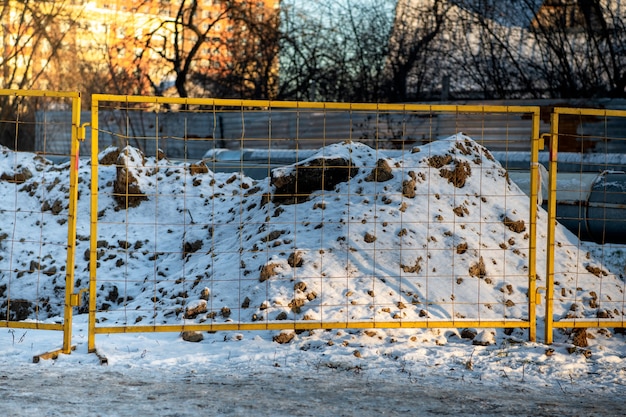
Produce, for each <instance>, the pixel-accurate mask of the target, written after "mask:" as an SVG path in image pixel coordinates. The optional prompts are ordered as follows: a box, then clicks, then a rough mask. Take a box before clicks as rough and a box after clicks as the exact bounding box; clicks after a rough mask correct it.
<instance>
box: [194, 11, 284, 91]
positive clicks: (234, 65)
mask: <svg viewBox="0 0 626 417" xmlns="http://www.w3.org/2000/svg"><path fill="white" fill-rule="evenodd" d="M227 31H228V38H227V39H226V40H225V41H224V42H223V43H222V44H221V45H220V48H221V49H222V52H220V53H221V54H226V55H227V57H228V59H227V60H225V61H224V62H223V63H222V64H221V66H220V68H219V69H218V70H217V71H213V72H196V73H195V74H194V77H193V79H194V80H195V81H196V83H198V84H201V85H205V86H210V89H211V93H213V94H218V95H220V96H222V97H238V98H249V99H274V98H276V96H277V90H278V70H279V67H278V57H279V52H280V50H279V39H280V37H281V32H280V9H273V8H268V7H265V4H264V3H263V2H233V3H231V4H230V7H229V11H228V26H227Z"/></svg>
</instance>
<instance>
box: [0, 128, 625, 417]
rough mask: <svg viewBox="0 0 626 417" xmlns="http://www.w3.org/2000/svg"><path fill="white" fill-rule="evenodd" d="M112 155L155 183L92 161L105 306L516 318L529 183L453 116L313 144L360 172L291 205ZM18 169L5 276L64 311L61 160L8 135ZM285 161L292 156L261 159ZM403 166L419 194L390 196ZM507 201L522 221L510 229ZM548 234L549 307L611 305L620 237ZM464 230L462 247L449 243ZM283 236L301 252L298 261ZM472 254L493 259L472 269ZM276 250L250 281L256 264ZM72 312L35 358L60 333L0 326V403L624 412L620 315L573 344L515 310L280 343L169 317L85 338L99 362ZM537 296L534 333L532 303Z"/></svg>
mask: <svg viewBox="0 0 626 417" xmlns="http://www.w3.org/2000/svg"><path fill="white" fill-rule="evenodd" d="M109 152H111V150H107V151H104V152H103V153H102V154H101V158H102V157H103V156H104V155H105V154H106V153H109ZM122 155H123V156H122V157H123V158H125V159H126V163H127V164H128V165H127V166H128V167H129V170H130V171H131V172H132V174H133V176H134V177H135V178H136V179H137V181H138V184H139V187H140V188H141V189H142V190H145V193H146V194H147V199H146V200H144V201H141V202H140V203H139V205H138V206H137V207H131V208H128V209H124V208H121V209H120V208H119V207H118V208H116V207H117V206H118V203H116V202H115V200H114V196H113V192H112V190H113V186H112V183H113V181H114V179H115V175H116V168H115V166H112V165H101V166H100V171H99V185H100V190H99V193H100V194H99V207H98V211H99V229H98V240H99V241H101V242H102V244H101V245H99V246H100V247H99V251H101V257H100V259H99V267H98V289H99V292H98V308H100V309H102V311H98V314H97V317H98V320H99V325H107V326H116V325H133V324H136V323H139V324H141V325H153V324H154V325H159V324H181V323H198V322H207V321H209V322H211V321H213V322H215V323H225V322H229V321H242V322H250V321H251V320H256V321H261V322H275V321H276V320H277V318H278V317H279V316H280V315H282V317H283V318H285V319H286V322H287V324H289V322H290V321H293V320H303V319H306V320H317V321H319V320H322V321H323V322H346V321H361V322H373V321H394V320H396V321H401V320H416V321H419V320H425V318H427V319H429V320H431V319H432V320H435V319H449V318H456V319H461V320H462V319H481V320H490V319H507V320H519V321H525V320H528V315H529V312H528V305H527V301H526V300H527V295H526V291H527V268H528V256H527V253H528V248H529V239H528V217H529V215H528V209H527V207H528V197H527V196H526V195H525V194H524V193H523V192H522V191H521V190H520V188H519V187H518V186H517V185H516V184H515V183H512V182H508V181H507V177H506V172H505V170H504V169H503V168H502V167H501V166H500V164H499V163H498V162H497V161H496V160H494V159H493V158H492V157H491V155H490V154H489V152H488V151H487V150H486V149H484V148H482V147H481V146H479V145H478V144H476V143H475V142H473V141H472V140H471V138H468V137H466V136H463V135H461V134H459V135H456V136H453V137H451V138H448V139H446V140H440V141H436V142H432V143H431V144H428V145H425V146H420V147H419V148H416V149H415V150H414V152H413V153H405V154H404V155H403V156H402V157H395V158H394V157H392V156H388V155H385V153H384V151H381V150H375V149H371V148H369V147H367V146H365V145H363V144H360V143H342V144H335V145H331V146H328V147H325V148H323V149H320V151H319V152H318V153H317V154H316V155H314V156H312V157H311V158H309V159H308V160H307V161H310V160H314V159H319V158H338V157H344V158H346V159H350V160H351V161H352V163H353V164H354V165H355V166H356V167H357V168H358V173H357V174H356V175H355V176H354V177H353V178H352V179H350V180H349V181H342V182H340V183H338V184H337V185H336V186H335V187H333V188H332V189H330V190H319V191H316V192H313V193H312V194H311V195H310V196H309V197H308V198H307V199H306V201H301V202H299V203H298V204H282V203H281V204H278V203H273V202H269V203H266V204H262V200H261V196H262V195H263V194H274V193H275V187H274V186H272V185H271V184H270V180H269V179H265V180H262V181H256V180H253V179H250V178H246V177H244V176H242V175H239V174H220V173H212V172H210V171H209V172H208V173H200V174H192V173H191V170H190V167H189V166H188V165H174V166H173V165H172V163H171V162H169V161H167V160H165V159H163V160H156V159H155V158H151V157H144V156H143V155H142V154H141V153H140V152H139V151H137V150H136V149H133V148H127V149H126V150H124V152H122ZM445 156H452V157H453V158H452V160H446V161H445V163H444V164H443V165H442V166H441V167H439V168H435V167H433V162H432V161H431V160H430V159H431V158H433V157H436V158H440V157H445ZM379 160H385V161H386V162H387V164H388V165H389V166H390V167H391V172H392V174H393V178H392V179H390V180H389V181H385V182H376V181H370V180H368V176H370V175H371V172H372V168H373V167H375V166H376V164H377V161H379ZM307 161H302V162H301V163H300V164H306V163H307ZM81 164H82V165H81V168H80V178H81V181H80V185H79V193H80V195H81V197H80V200H79V216H78V232H77V234H78V240H77V259H76V279H77V284H76V287H77V289H79V288H84V287H86V286H87V282H88V260H87V256H86V255H88V253H86V251H87V250H88V249H89V240H88V238H89V194H90V191H89V175H90V165H89V161H88V160H82V161H81ZM455 164H456V165H455ZM455 166H456V167H466V168H467V167H469V171H470V172H471V174H470V175H469V176H468V177H467V179H466V181H465V183H464V184H463V185H462V186H461V185H460V184H458V183H457V184H454V181H452V180H450V181H449V180H448V178H446V177H445V176H442V170H446V169H447V170H454V169H455ZM25 168H27V169H28V171H29V172H30V173H31V175H32V177H31V178H29V179H27V180H26V181H25V182H23V183H20V184H17V183H14V182H9V181H0V190H1V192H2V195H3V196H6V198H3V199H1V200H0V214H1V215H2V222H1V223H0V236H2V235H3V234H6V236H5V237H4V238H2V239H0V249H1V250H2V252H1V253H2V254H3V257H2V258H0V274H1V275H0V285H2V284H3V283H4V284H6V285H7V290H5V293H7V292H8V291H10V297H11V298H12V299H26V300H39V301H40V305H39V307H40V308H39V310H38V311H36V312H33V313H32V314H31V315H30V316H29V319H30V320H33V319H38V320H40V321H43V322H57V321H59V317H60V315H61V314H62V309H63V299H62V297H63V295H64V294H63V290H62V289H61V290H59V289H58V288H62V285H63V279H64V276H65V274H64V265H65V264H64V259H65V242H64V239H65V236H66V233H67V224H66V222H65V221H63V219H66V217H67V204H66V203H65V197H64V196H65V195H66V193H67V188H68V180H69V179H68V176H67V166H56V165H53V164H49V163H46V162H45V161H43V160H41V159H40V158H38V157H35V156H33V155H29V154H24V153H15V152H11V151H9V150H7V149H2V150H1V152H0V175H2V174H3V173H6V174H7V175H15V174H16V173H19V172H24V170H25ZM300 169H301V168H300ZM294 171H295V166H290V167H284V168H281V169H278V170H275V171H274V177H275V178H286V177H287V176H288V175H289V174H290V173H292V172H294ZM411 180H413V181H414V183H415V185H414V191H415V196H414V197H410V196H406V195H403V184H406V183H408V182H410V181H411ZM56 201H59V202H60V203H57V205H56V206H55V202H56ZM42 206H43V207H45V208H44V209H43V210H42ZM55 207H56V208H55ZM455 209H456V211H455ZM505 219H508V220H506V221H505ZM507 221H511V222H520V221H523V222H524V224H525V226H526V227H525V228H524V229H523V230H518V231H514V230H512V229H510V228H509V227H507V225H506V222H507ZM545 223H546V213H545V212H543V211H542V210H540V213H539V218H538V237H539V245H538V255H539V256H538V258H539V265H538V269H537V271H538V274H539V277H538V286H542V285H545V277H544V275H545V272H544V271H545V238H546V233H547V232H546V226H545ZM240 225H241V227H240ZM556 240H557V242H558V243H559V245H560V246H559V247H560V248H561V250H557V254H556V260H555V270H556V271H557V274H558V276H557V282H558V284H557V288H556V290H555V294H556V299H555V306H554V307H555V309H554V314H555V317H557V318H564V317H578V318H594V317H596V314H597V313H598V311H604V312H606V313H607V314H609V315H610V316H611V317H616V318H618V319H621V314H622V312H623V311H624V303H625V301H624V297H625V296H624V282H623V274H624V264H626V250H625V248H624V246H619V245H605V246H598V245H595V244H590V243H585V242H579V241H578V240H577V239H576V238H575V237H574V236H573V235H572V234H571V233H569V232H568V231H567V230H565V229H564V228H562V227H560V226H559V227H558V229H557V235H556ZM186 244H187V245H186ZM461 244H467V249H466V250H464V251H462V250H460V251H455V250H451V248H456V247H457V245H461ZM295 253H297V254H298V256H300V257H301V260H302V264H301V265H296V263H295V262H294V261H293V260H291V261H290V260H289V255H291V254H295ZM480 259H482V260H483V263H484V271H483V272H481V273H479V274H477V275H475V276H472V275H471V273H469V272H468V271H469V270H470V269H471V268H472V267H473V266H475V265H477V264H478V263H479V260H480ZM33 262H34V263H33ZM272 265H275V266H273V267H272V268H271V269H272V273H271V274H269V279H266V280H263V281H261V280H260V279H259V274H260V271H262V270H263V268H264V267H268V266H270V267H271V266H272ZM593 267H596V268H599V270H600V271H601V273H599V274H598V275H599V276H597V275H594V274H593V273H592V272H593V271H595V269H594V268H593ZM296 285H297V287H296ZM202 290H208V291H205V292H204V295H202V293H203V291H202ZM6 295H7V294H5V295H4V296H3V297H0V303H1V302H2V301H4V299H5V298H6ZM0 296H1V292H0ZM201 296H202V297H203V299H201ZM154 297H157V298H158V301H157V302H154V301H153V298H154ZM204 298H207V299H204ZM42 300H45V302H42ZM297 300H300V301H298V303H297V304H298V308H294V305H295V304H294V302H295V301H297ZM244 302H247V303H248V304H249V306H247V307H244V306H242V304H244ZM105 304H106V308H104V307H105ZM573 305H576V307H575V308H573V307H572V306H573ZM204 306H206V312H203V313H199V314H197V315H195V316H193V317H188V318H185V311H187V310H189V309H190V308H197V307H204ZM5 308H6V307H5ZM225 309H226V310H225ZM226 311H227V313H226ZM84 313H85V309H84V308H83V309H79V311H78V312H77V313H76V315H75V320H74V332H73V335H74V338H73V343H74V344H75V345H76V350H75V351H74V352H73V353H72V354H71V355H61V356H60V357H59V358H58V359H56V360H54V361H44V362H40V363H39V364H30V363H29V362H30V361H31V360H32V357H33V355H36V354H40V353H43V352H44V351H46V350H51V349H55V348H58V347H59V346H60V343H61V339H62V336H61V333H60V332H52V331H36V330H26V329H18V328H15V329H13V328H11V329H7V328H4V329H0V352H2V354H0V394H1V395H2V396H3V397H4V398H5V401H4V402H3V403H0V409H3V408H4V410H5V411H6V414H7V415H9V414H12V415H20V414H31V415H32V414H37V413H36V412H35V411H39V412H43V415H68V414H69V415H85V414H90V413H91V414H97V415H131V414H134V415H137V414H143V412H147V411H151V412H152V413H153V414H158V415H195V414H198V413H206V412H209V414H210V415H241V414H244V413H246V414H252V415H383V414H388V415H399V414H410V415H413V414H421V415H428V414H442V413H449V414H464V415H554V414H567V415H592V414H602V415H622V414H623V413H624V411H626V407H624V406H623V405H622V400H621V395H622V394H624V393H626V389H625V387H624V385H623V379H624V376H625V375H626V360H625V358H626V344H625V339H624V334H623V333H618V332H616V331H615V329H590V330H589V331H588V343H589V346H588V347H586V348H580V347H578V348H576V347H574V345H573V344H572V337H571V334H570V332H569V331H567V332H566V331H559V330H556V331H555V332H554V335H555V343H554V344H553V345H551V346H547V345H544V344H542V343H541V340H539V341H538V342H528V333H527V330H524V329H521V328H518V329H514V330H513V331H507V332H504V331H503V330H496V329H475V330H476V333H477V335H476V337H475V338H474V340H473V341H472V340H471V339H468V338H464V337H462V336H465V334H464V333H463V334H462V330H464V329H462V328H460V329H370V330H359V329H355V330H342V329H338V330H329V331H328V330H313V331H307V332H298V334H296V335H295V336H294V338H293V339H292V340H291V342H289V343H286V344H279V343H276V342H274V341H273V337H274V336H276V335H277V334H278V333H279V332H277V331H254V332H252V331H249V332H221V331H220V332H216V333H206V332H204V333H203V336H204V340H202V341H201V342H199V343H190V342H185V341H183V340H182V338H181V337H180V335H179V334H173V333H147V334H146V333H141V334H111V335H106V334H105V335H97V337H96V344H97V347H98V351H99V352H100V353H101V354H103V355H105V356H106V357H107V358H108V362H109V365H108V366H106V367H101V366H100V365H99V364H98V360H97V358H96V357H95V356H94V355H92V354H88V353H87V345H86V344H87V329H88V326H87V315H86V314H84ZM537 313H538V316H539V321H538V322H539V327H538V335H539V338H540V339H542V338H543V334H542V332H543V326H542V325H541V323H542V316H543V305H542V306H539V307H538V308H537ZM288 333H291V332H288ZM343 394H345V395H343Z"/></svg>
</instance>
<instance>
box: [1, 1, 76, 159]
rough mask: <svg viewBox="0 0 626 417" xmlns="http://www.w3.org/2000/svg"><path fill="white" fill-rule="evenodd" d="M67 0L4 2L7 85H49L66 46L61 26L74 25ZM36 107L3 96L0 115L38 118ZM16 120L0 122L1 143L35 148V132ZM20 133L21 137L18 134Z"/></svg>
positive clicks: (3, 80) (4, 74)
mask: <svg viewBox="0 0 626 417" xmlns="http://www.w3.org/2000/svg"><path fill="white" fill-rule="evenodd" d="M65 6H66V2H64V1H52V0H37V1H35V0H21V1H9V0H4V1H2V3H0V23H1V25H2V27H1V29H0V31H1V36H2V43H3V48H2V57H1V61H0V69H1V79H0V85H1V86H2V87H3V88H11V89H29V88H48V87H51V86H50V85H49V80H48V79H46V73H47V71H48V70H49V68H50V66H51V65H52V63H53V62H54V59H55V57H56V56H57V55H58V53H59V51H60V50H61V46H62V45H63V41H64V39H65V36H66V31H63V30H57V29H58V28H59V25H60V24H61V22H62V24H63V25H64V27H68V26H71V24H72V22H73V20H72V18H71V16H69V15H68V14H67V11H66V8H65ZM35 110H36V109H35V108H33V107H32V104H31V105H29V106H27V105H26V103H22V102H21V99H20V98H16V97H14V96H0V118H1V120H3V121H8V120H16V119H17V116H18V112H19V113H21V114H19V116H20V117H21V118H22V119H26V118H34V112H35ZM17 129H18V128H17V125H16V123H9V122H2V123H0V144H2V145H5V146H9V147H12V148H15V149H21V150H33V146H34V143H33V140H34V134H33V133H32V132H26V131H25V126H22V127H21V129H20V130H19V131H18V130H17ZM18 136H19V137H18Z"/></svg>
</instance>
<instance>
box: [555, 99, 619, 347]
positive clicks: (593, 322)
mask: <svg viewBox="0 0 626 417" xmlns="http://www.w3.org/2000/svg"><path fill="white" fill-rule="evenodd" d="M560 115H572V116H597V117H604V118H606V117H624V118H626V110H599V109H586V108H569V107H555V108H554V110H553V112H552V115H551V119H550V135H549V136H550V159H549V170H548V175H549V176H548V239H547V248H546V288H545V290H546V308H545V343H546V344H548V345H550V344H552V343H553V336H554V335H553V333H554V329H559V328H560V329H566V328H601V327H608V328H611V327H626V318H624V316H622V320H621V321H620V320H615V319H613V320H606V319H600V318H597V319H591V318H583V319H580V318H573V319H562V320H555V319H554V282H555V279H554V278H555V268H554V261H555V259H556V257H555V254H556V237H555V234H556V223H557V221H556V217H557V216H556V203H557V201H556V191H557V162H558V153H559V152H558V147H559V116H560Z"/></svg>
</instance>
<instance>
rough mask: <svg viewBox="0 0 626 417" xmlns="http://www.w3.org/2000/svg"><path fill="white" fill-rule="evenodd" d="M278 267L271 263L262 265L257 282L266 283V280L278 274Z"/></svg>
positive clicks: (278, 265)
mask: <svg viewBox="0 0 626 417" xmlns="http://www.w3.org/2000/svg"><path fill="white" fill-rule="evenodd" d="M279 267H280V264H278V263H275V262H271V263H268V264H265V265H263V267H262V268H261V274H260V276H259V281H260V282H264V281H267V280H268V279H270V278H271V277H273V276H274V275H277V274H278V272H277V271H276V270H277V269H278V268H279Z"/></svg>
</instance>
